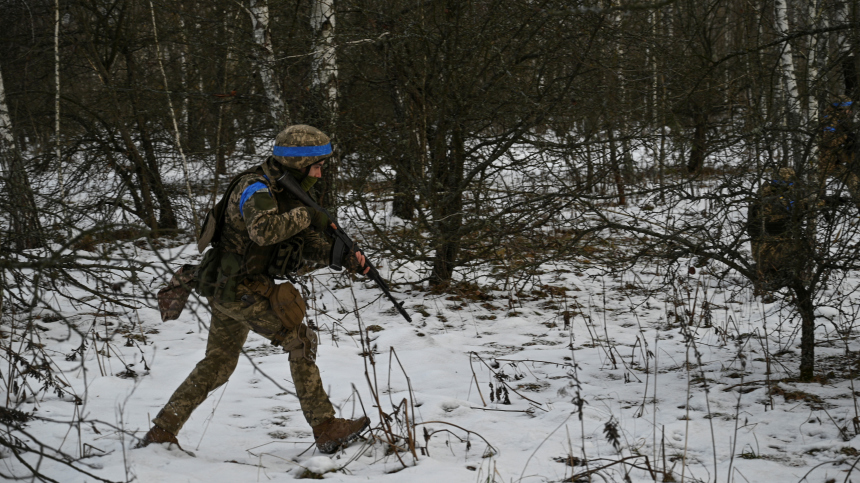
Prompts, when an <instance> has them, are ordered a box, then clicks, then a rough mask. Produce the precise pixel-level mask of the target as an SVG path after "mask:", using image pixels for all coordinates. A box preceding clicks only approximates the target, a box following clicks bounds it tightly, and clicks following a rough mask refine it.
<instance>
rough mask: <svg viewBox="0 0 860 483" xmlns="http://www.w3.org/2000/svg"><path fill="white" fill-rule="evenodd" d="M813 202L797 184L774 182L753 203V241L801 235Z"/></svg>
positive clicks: (750, 226)
mask: <svg viewBox="0 0 860 483" xmlns="http://www.w3.org/2000/svg"><path fill="white" fill-rule="evenodd" d="M809 204H810V199H809V197H808V196H804V195H803V193H802V190H801V189H800V188H799V187H798V186H797V185H796V183H793V182H788V181H783V180H778V179H777V180H771V181H769V182H768V183H765V184H764V185H763V186H762V187H761V189H760V190H759V194H758V197H757V198H756V199H754V200H753V201H752V203H750V206H749V212H748V218H747V232H748V233H749V235H750V237H752V238H753V239H757V238H761V237H765V236H771V237H773V236H776V237H789V238H793V237H798V236H802V229H801V228H802V224H803V221H804V216H805V215H806V213H805V212H806V210H807V209H808V208H809Z"/></svg>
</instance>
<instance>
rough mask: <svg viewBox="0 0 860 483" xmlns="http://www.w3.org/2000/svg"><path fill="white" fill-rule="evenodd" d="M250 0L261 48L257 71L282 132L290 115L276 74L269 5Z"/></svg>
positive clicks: (270, 113)
mask: <svg viewBox="0 0 860 483" xmlns="http://www.w3.org/2000/svg"><path fill="white" fill-rule="evenodd" d="M250 1H251V8H250V12H251V24H252V26H253V30H254V42H256V43H257V46H258V47H259V48H260V55H258V56H257V71H258V72H259V73H260V80H261V81H262V83H263V91H264V92H265V93H266V99H268V101H269V103H268V104H269V115H270V116H271V118H272V123H273V124H274V127H275V132H280V131H281V130H282V129H284V128H285V127H287V126H288V125H289V123H290V115H289V112H288V111H287V107H286V103H284V98H283V96H282V95H281V87H280V86H279V85H278V81H277V75H276V74H275V51H274V50H273V49H272V34H271V32H270V30H269V5H268V4H267V3H266V0H250Z"/></svg>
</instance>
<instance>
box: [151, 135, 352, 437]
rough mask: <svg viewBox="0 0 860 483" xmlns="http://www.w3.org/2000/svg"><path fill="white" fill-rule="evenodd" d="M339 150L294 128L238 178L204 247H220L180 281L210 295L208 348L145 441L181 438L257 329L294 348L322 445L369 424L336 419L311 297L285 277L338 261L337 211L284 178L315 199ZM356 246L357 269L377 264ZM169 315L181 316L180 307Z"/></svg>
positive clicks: (307, 411) (299, 384)
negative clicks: (308, 302)
mask: <svg viewBox="0 0 860 483" xmlns="http://www.w3.org/2000/svg"><path fill="white" fill-rule="evenodd" d="M331 153H332V149H331V143H330V140H329V138H328V136H326V135H325V134H323V133H322V132H321V131H319V130H318V129H316V128H313V127H311V126H305V125H296V126H291V127H288V128H287V129H285V130H284V131H282V132H281V133H280V134H278V136H277V138H276V139H275V147H274V150H273V154H272V156H270V157H269V158H268V159H267V160H266V162H264V163H263V164H261V165H259V166H257V167H255V168H253V169H251V170H248V171H245V172H243V173H240V174H239V175H238V176H236V177H235V178H234V179H233V180H232V181H231V182H230V185H229V186H228V188H227V191H226V193H225V194H224V197H223V198H222V199H221V200H220V201H219V202H218V204H217V205H216V206H215V208H213V210H212V211H210V212H209V215H208V216H207V219H206V222H205V223H204V227H203V230H202V234H201V237H200V240H199V243H198V248H199V249H200V250H201V252H202V251H203V250H205V249H206V247H207V246H210V245H211V248H210V249H209V250H208V251H206V252H205V254H204V257H203V260H202V262H201V264H200V266H199V267H197V269H196V270H194V271H193V273H194V274H195V277H193V279H194V280H193V281H191V282H188V279H189V278H191V277H190V276H188V275H187V274H186V278H185V279H183V280H181V281H180V282H175V280H176V279H174V282H175V283H174V284H172V285H173V286H174V287H175V286H178V285H181V284H184V283H189V284H191V285H193V286H194V287H195V288H196V290H197V291H198V293H199V294H200V295H202V296H205V297H207V298H208V300H209V303H210V305H211V307H212V321H211V323H210V326H209V339H208V341H207V344H206V355H205V357H204V358H203V360H201V361H200V362H199V363H197V366H196V367H195V368H194V370H192V371H191V374H190V375H189V376H188V377H187V378H186V379H185V381H184V382H183V383H182V384H181V385H180V386H179V388H178V389H176V391H175V392H174V393H173V395H172V396H171V397H170V400H169V401H168V402H167V404H166V405H165V406H164V408H163V409H162V410H161V411H160V412H159V413H158V415H157V416H156V417H155V419H154V420H153V421H152V423H153V425H152V428H151V429H150V430H149V432H148V433H147V434H146V436H144V439H143V444H149V443H153V442H155V443H162V442H171V443H177V439H176V435H177V434H178V433H179V430H180V429H182V426H183V425H184V424H185V422H186V421H187V420H188V418H189V417H190V416H191V413H192V412H193V411H194V409H196V408H197V406H199V405H200V404H201V403H202V402H203V401H204V400H205V399H206V397H207V396H208V394H209V393H210V392H211V391H213V390H214V389H216V388H218V387H219V386H221V385H222V384H224V383H225V382H227V379H228V378H229V377H230V375H231V374H232V373H233V370H234V369H235V368H236V364H237V363H238V360H239V357H240V355H241V351H242V346H243V344H244V343H245V339H246V338H247V336H248V332H249V331H250V330H253V331H254V332H256V333H258V334H260V335H262V336H263V337H266V338H267V339H269V340H271V341H272V343H273V344H276V345H279V346H282V347H283V348H284V350H285V351H287V352H289V362H290V372H291V373H292V378H293V383H294V384H295V388H296V394H297V395H298V398H299V403H300V405H301V408H302V413H303V415H304V417H305V419H306V420H307V422H308V424H310V426H311V427H312V428H313V434H314V438H315V442H316V446H317V448H318V449H319V450H320V451H321V452H323V453H333V452H335V451H336V450H337V449H338V448H339V447H341V446H342V445H344V444H347V443H349V442H350V441H352V440H354V439H355V438H357V437H358V435H359V434H360V433H361V431H362V430H364V428H366V427H367V426H368V424H369V420H368V419H367V418H366V417H361V418H359V419H354V420H350V419H341V418H336V417H334V416H335V413H334V408H333V407H332V404H331V402H330V401H329V398H328V395H327V394H326V393H325V391H324V390H323V384H322V380H321V379H320V371H319V368H318V367H317V365H316V362H315V361H316V345H317V337H316V334H315V333H314V331H313V330H312V329H310V328H309V327H308V326H307V325H306V324H304V323H303V320H304V317H305V312H306V311H305V302H304V300H303V299H302V296H301V295H300V294H299V292H298V291H297V290H296V288H295V287H294V286H293V285H292V284H290V283H289V282H283V283H276V282H275V280H283V279H285V278H287V277H288V275H289V274H291V273H295V272H296V271H298V270H303V271H304V270H310V269H313V268H315V267H316V266H320V265H321V266H326V265H328V264H329V259H330V257H331V252H332V242H331V239H330V238H329V237H328V236H327V235H326V234H325V231H326V230H327V229H328V228H329V227H330V225H331V222H330V221H329V219H328V216H327V215H326V214H325V213H324V212H322V211H319V210H317V209H314V208H312V207H309V206H307V205H306V204H304V203H302V202H301V201H299V200H297V199H295V198H294V197H292V196H290V195H289V194H288V193H287V191H286V190H283V189H281V188H279V186H278V184H277V183H276V182H275V181H276V180H277V179H278V178H280V177H281V176H283V175H284V174H290V175H291V176H292V177H294V178H295V180H296V181H297V182H298V183H299V184H300V185H301V187H302V189H304V190H305V191H306V192H308V193H309V194H310V195H311V197H312V198H313V197H314V191H313V185H314V183H316V181H317V180H318V179H319V178H320V176H321V174H322V168H323V164H324V163H325V160H326V159H327V158H328V157H330V156H331ZM356 248H357V247H351V248H350V249H349V252H348V257H347V259H346V265H347V268H350V269H352V270H353V271H362V272H364V273H366V272H367V271H368V270H369V266H365V258H364V255H363V254H362V253H361V252H360V251H358V250H357V249H356ZM185 268H187V267H184V268H183V272H184V271H185ZM178 275H180V274H178ZM168 288H170V287H168ZM161 295H162V294H161V293H160V294H159V304H160V306H161V307H162V308H164V307H173V306H172V305H171V303H170V301H168V302H165V303H162V302H163V301H162V297H161ZM186 297H187V293H186ZM178 305H179V310H181V305H182V304H178ZM162 316H163V317H166V318H171V317H174V318H175V316H178V313H174V314H172V316H171V315H168V316H165V314H164V312H162Z"/></svg>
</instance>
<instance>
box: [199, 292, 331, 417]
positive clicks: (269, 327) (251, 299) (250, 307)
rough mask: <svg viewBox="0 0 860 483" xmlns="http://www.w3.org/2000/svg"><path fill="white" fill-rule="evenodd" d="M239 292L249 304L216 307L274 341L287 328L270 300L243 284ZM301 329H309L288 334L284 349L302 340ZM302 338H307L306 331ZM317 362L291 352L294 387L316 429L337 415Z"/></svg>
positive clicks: (303, 411) (302, 326)
mask: <svg viewBox="0 0 860 483" xmlns="http://www.w3.org/2000/svg"><path fill="white" fill-rule="evenodd" d="M236 291H237V294H238V295H239V298H240V299H242V298H244V300H245V302H233V303H227V302H225V303H220V304H216V307H218V308H219V309H221V310H222V311H224V313H229V314H230V315H231V317H234V318H236V319H239V320H243V321H245V322H246V323H247V324H248V325H249V326H250V327H251V329H252V330H253V331H254V332H256V333H258V334H260V335H262V336H263V337H265V338H267V339H272V337H274V336H275V334H277V333H279V332H281V331H282V329H283V327H284V325H283V323H281V321H280V319H278V317H277V316H276V315H275V313H274V311H272V309H271V305H270V304H269V299H267V298H265V297H263V296H261V295H259V294H256V293H253V292H251V291H250V290H248V289H247V287H246V286H245V285H244V284H239V286H238V287H237V290H236ZM300 330H301V331H305V330H309V329H308V328H307V326H306V325H304V324H302V325H300V326H299V327H297V328H295V329H293V330H290V331H288V332H287V334H286V337H285V338H284V341H283V346H284V347H287V346H290V345H291V344H292V343H293V342H294V341H295V340H296V339H297V338H298V337H299V335H300V333H299V331H300ZM301 335H303V336H304V332H302V334H301ZM294 353H295V352H294ZM294 359H301V360H294ZM313 359H314V358H313V357H311V358H297V357H294V356H293V355H292V353H291V356H290V372H291V374H292V377H293V384H295V386H296V395H297V396H298V398H299V404H300V405H301V407H302V413H303V414H304V416H305V419H306V420H307V421H308V424H310V425H311V426H316V425H317V424H319V423H320V422H322V421H324V420H326V419H328V418H331V417H333V416H334V407H333V406H332V404H331V401H330V400H329V397H328V394H326V392H325V389H323V383H322V378H321V377H320V371H319V368H318V367H317V365H316V362H314V361H313Z"/></svg>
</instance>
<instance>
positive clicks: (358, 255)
mask: <svg viewBox="0 0 860 483" xmlns="http://www.w3.org/2000/svg"><path fill="white" fill-rule="evenodd" d="M355 259H356V260H358V266H359V267H364V271H362V272H361V274H362V275H367V272H369V271H370V267H366V266H365V262H366V261H367V259H366V258H364V255H362V254H361V252H355ZM358 271H359V270H356V272H358Z"/></svg>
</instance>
